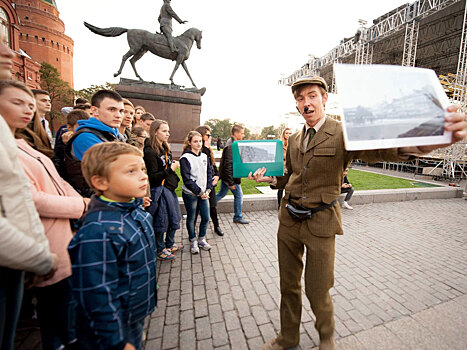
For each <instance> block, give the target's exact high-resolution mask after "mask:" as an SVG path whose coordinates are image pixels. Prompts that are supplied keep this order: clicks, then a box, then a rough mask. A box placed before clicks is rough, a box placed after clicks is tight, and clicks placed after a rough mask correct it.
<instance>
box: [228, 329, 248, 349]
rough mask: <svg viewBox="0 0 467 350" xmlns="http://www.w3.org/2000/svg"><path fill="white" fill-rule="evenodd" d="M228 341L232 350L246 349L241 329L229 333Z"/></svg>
mask: <svg viewBox="0 0 467 350" xmlns="http://www.w3.org/2000/svg"><path fill="white" fill-rule="evenodd" d="M228 333H229V340H230V345H231V349H232V350H245V349H248V346H247V343H246V339H245V336H244V334H243V332H242V330H241V329H236V330H233V331H229V332H228Z"/></svg>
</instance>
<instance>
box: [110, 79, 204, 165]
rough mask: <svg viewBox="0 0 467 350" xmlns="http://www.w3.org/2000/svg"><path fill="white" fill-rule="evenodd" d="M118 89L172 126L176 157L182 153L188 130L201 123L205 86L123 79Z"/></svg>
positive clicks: (173, 148)
mask: <svg viewBox="0 0 467 350" xmlns="http://www.w3.org/2000/svg"><path fill="white" fill-rule="evenodd" d="M115 90H116V91H117V92H118V93H119V94H120V95H121V96H122V97H123V98H126V99H128V100H130V101H131V102H132V103H133V104H134V105H135V106H138V105H139V106H143V107H144V108H145V109H146V111H147V112H150V113H152V114H153V115H154V116H155V117H156V118H157V119H163V120H166V121H167V122H168V123H169V126H170V139H169V141H170V145H171V148H172V153H173V155H174V157H176V158H178V157H179V156H180V154H181V150H182V145H183V141H184V140H185V137H186V135H187V134H188V132H189V131H191V130H193V129H195V128H196V127H197V126H198V125H200V114H201V96H202V95H203V94H204V92H205V89H201V90H197V89H181V88H180V87H173V86H171V85H166V84H157V83H150V82H140V81H137V80H131V79H120V83H119V84H118V85H116V86H115Z"/></svg>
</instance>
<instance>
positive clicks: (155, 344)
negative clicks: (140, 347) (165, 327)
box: [144, 338, 188, 350]
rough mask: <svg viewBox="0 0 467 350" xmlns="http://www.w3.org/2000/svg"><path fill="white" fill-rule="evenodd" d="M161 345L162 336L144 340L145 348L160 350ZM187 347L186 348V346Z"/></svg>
mask: <svg viewBox="0 0 467 350" xmlns="http://www.w3.org/2000/svg"><path fill="white" fill-rule="evenodd" d="M161 347H162V338H157V339H151V340H148V341H147V342H146V345H145V347H144V349H145V350H160V349H161ZM187 349H188V348H187Z"/></svg>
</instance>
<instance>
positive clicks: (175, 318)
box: [165, 306, 180, 324]
mask: <svg viewBox="0 0 467 350" xmlns="http://www.w3.org/2000/svg"><path fill="white" fill-rule="evenodd" d="M179 317H180V308H179V307H178V306H169V307H168V308H167V311H166V314H165V324H175V323H179V322H180V319H179Z"/></svg>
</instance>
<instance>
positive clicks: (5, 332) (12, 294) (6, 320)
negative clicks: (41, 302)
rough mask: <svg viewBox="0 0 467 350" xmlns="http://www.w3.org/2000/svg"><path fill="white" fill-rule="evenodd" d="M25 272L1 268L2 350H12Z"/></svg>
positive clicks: (0, 315)
mask: <svg viewBox="0 0 467 350" xmlns="http://www.w3.org/2000/svg"><path fill="white" fill-rule="evenodd" d="M23 283H24V273H23V271H18V270H12V269H8V268H6V267H0V349H2V350H12V349H13V345H14V343H15V330H16V324H17V322H18V317H19V312H20V309H21V299H22V298H23Z"/></svg>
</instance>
